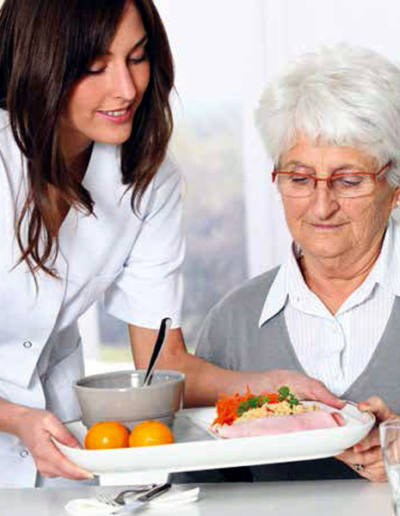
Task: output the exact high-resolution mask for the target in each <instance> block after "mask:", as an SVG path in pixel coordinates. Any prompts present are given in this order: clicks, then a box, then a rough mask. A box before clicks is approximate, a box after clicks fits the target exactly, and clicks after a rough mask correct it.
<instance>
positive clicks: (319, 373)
mask: <svg viewBox="0 0 400 516" xmlns="http://www.w3.org/2000/svg"><path fill="white" fill-rule="evenodd" d="M295 254H296V253H295V250H294V246H292V252H291V254H290V257H289V259H288V261H287V262H286V263H284V264H283V265H282V266H281V267H280V269H279V271H278V273H277V275H276V277H275V280H274V282H273V284H272V286H271V289H270V290H269V292H268V295H267V297H266V300H265V303H264V307H263V310H262V313H261V317H260V320H259V324H260V326H261V325H262V324H263V323H264V322H266V321H267V320H269V319H271V318H272V317H273V316H274V315H275V314H277V313H278V312H279V311H280V310H282V309H284V315H285V322H286V325H287V329H288V332H289V336H290V340H291V343H292V345H293V348H294V351H295V353H296V355H297V358H298V359H299V362H300V363H301V365H302V366H303V368H304V370H305V371H306V372H307V374H308V375H309V376H312V377H313V378H317V379H319V380H321V381H322V382H324V383H325V385H326V386H327V387H328V388H329V389H330V390H331V391H332V392H333V393H335V394H336V395H338V396H340V395H341V394H343V393H344V392H345V391H346V390H347V388H348V387H349V386H350V385H351V384H352V383H354V381H355V380H356V379H357V378H358V377H359V376H360V374H361V373H362V372H363V371H364V369H365V368H366V366H367V364H368V362H369V361H370V359H371V357H372V355H373V354H374V352H375V350H376V347H377V345H378V343H379V340H380V338H381V337H382V334H383V332H384V330H385V327H386V324H387V322H388V320H389V316H390V314H391V311H392V308H393V303H394V299H395V296H399V295H400V225H399V224H398V223H397V222H396V221H395V220H394V219H393V218H390V219H389V221H388V225H387V229H386V233H385V237H384V241H383V245H382V249H381V252H380V255H379V257H378V259H377V261H376V262H375V264H374V267H373V268H372V270H371V272H370V273H369V275H368V276H367V278H366V279H365V281H364V282H363V283H362V284H361V285H360V286H359V287H358V288H357V289H356V290H355V291H354V292H353V293H352V294H351V295H350V296H349V297H348V298H347V299H346V301H345V302H344V303H343V305H342V306H341V307H340V308H339V310H338V311H337V313H336V314H334V315H333V314H331V313H330V312H329V310H328V309H327V308H326V306H325V305H324V304H323V303H322V301H321V300H320V299H319V298H318V296H317V295H316V294H314V293H313V292H312V291H311V290H310V289H309V288H308V286H307V285H306V283H305V281H304V279H303V276H302V274H301V271H300V268H299V265H298V263H297V258H296V255H295Z"/></svg>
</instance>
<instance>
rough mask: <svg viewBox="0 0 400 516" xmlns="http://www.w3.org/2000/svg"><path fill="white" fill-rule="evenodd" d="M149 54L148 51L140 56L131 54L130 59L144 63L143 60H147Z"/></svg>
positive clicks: (130, 60)
mask: <svg viewBox="0 0 400 516" xmlns="http://www.w3.org/2000/svg"><path fill="white" fill-rule="evenodd" d="M146 59H147V54H146V52H143V53H142V54H141V55H140V56H131V57H129V58H128V61H129V62H130V63H133V64H138V63H142V62H143V61H146Z"/></svg>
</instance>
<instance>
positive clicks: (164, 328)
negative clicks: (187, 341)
mask: <svg viewBox="0 0 400 516" xmlns="http://www.w3.org/2000/svg"><path fill="white" fill-rule="evenodd" d="M171 324H172V320H171V319H170V318H169V317H166V318H165V319H163V320H162V321H161V324H160V329H159V330H158V335H157V340H156V343H155V344H154V349H153V353H152V354H151V357H150V362H149V365H148V366H147V371H146V374H145V377H144V381H143V385H150V383H151V380H152V373H153V369H154V365H155V363H156V360H157V358H158V355H159V353H160V351H161V348H162V346H163V344H164V342H165V339H166V338H167V333H168V330H169V328H170V326H171Z"/></svg>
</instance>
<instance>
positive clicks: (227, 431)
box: [213, 410, 345, 439]
mask: <svg viewBox="0 0 400 516" xmlns="http://www.w3.org/2000/svg"><path fill="white" fill-rule="evenodd" d="M344 424H345V422H344V419H343V417H342V415H341V414H339V412H326V411H324V410H316V411H315V412H302V413H301V414H293V415H290V416H271V417H259V418H256V419H249V420H247V421H243V422H240V423H236V424H233V425H222V426H216V427H214V428H213V431H214V432H215V433H216V434H218V435H219V436H220V437H223V438H225V439H231V438H233V437H253V436H257V435H276V434H286V433H289V432H302V431H304V430H317V429H321V428H333V427H336V426H342V425H344Z"/></svg>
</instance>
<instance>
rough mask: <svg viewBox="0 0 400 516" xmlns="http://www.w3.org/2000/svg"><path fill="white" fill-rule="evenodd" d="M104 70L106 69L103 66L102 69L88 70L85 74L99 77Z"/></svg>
mask: <svg viewBox="0 0 400 516" xmlns="http://www.w3.org/2000/svg"><path fill="white" fill-rule="evenodd" d="M105 70H106V67H105V66H103V67H102V68H93V69H92V68H89V70H86V73H87V74H88V75H100V74H101V73H103V72H104V71H105Z"/></svg>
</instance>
